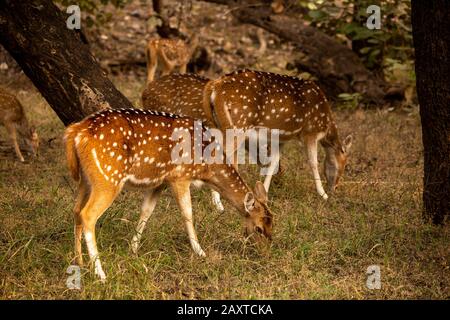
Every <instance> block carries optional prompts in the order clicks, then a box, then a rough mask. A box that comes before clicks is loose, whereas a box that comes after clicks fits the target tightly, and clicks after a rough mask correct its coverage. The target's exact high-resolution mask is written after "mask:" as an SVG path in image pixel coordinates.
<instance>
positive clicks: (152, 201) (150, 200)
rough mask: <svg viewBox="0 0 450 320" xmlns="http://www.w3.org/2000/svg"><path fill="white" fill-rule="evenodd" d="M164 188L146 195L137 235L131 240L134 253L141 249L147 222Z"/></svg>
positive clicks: (150, 191)
mask: <svg viewBox="0 0 450 320" xmlns="http://www.w3.org/2000/svg"><path fill="white" fill-rule="evenodd" d="M161 191H162V188H156V189H153V190H149V191H148V192H146V194H145V195H144V202H143V203H142V209H141V216H140V217H139V222H138V224H137V226H136V233H135V234H134V236H133V239H132V240H131V250H132V251H133V253H135V254H136V253H137V251H138V248H139V243H140V240H141V236H142V232H143V231H144V229H145V225H146V224H147V220H148V219H149V218H150V216H151V215H152V214H153V212H154V210H155V207H156V203H157V202H158V199H159V196H160V195H161Z"/></svg>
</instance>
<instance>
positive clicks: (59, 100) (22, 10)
mask: <svg viewBox="0 0 450 320" xmlns="http://www.w3.org/2000/svg"><path fill="white" fill-rule="evenodd" d="M67 17H68V16H66V15H65V14H63V13H62V12H61V11H60V10H59V9H58V8H57V7H56V6H55V5H54V4H53V3H52V1H51V0H29V1H17V0H2V1H0V34H1V38H0V42H1V44H2V45H3V47H4V48H5V49H6V50H8V52H9V53H10V54H11V56H12V57H13V58H14V59H15V60H16V61H17V63H18V64H19V65H20V67H21V68H22V70H23V71H24V72H25V74H26V75H27V76H28V77H29V78H30V79H31V81H32V82H33V83H34V85H35V86H36V87H37V88H38V90H39V91H40V92H41V94H42V95H43V96H44V98H45V99H46V100H47V102H48V103H49V104H50V106H51V107H52V109H53V110H54V111H55V112H56V114H57V115H58V117H59V118H60V119H61V120H62V121H63V123H64V124H65V125H68V124H70V123H71V122H74V121H79V120H81V119H82V118H84V117H85V116H86V115H88V114H90V113H92V112H94V111H96V110H99V109H102V108H107V107H111V108H124V107H132V105H131V103H130V102H129V101H128V100H127V99H126V98H125V97H124V96H123V95H122V94H121V93H120V92H119V91H118V90H117V89H116V88H115V87H114V85H113V84H112V83H111V82H110V81H109V80H108V78H107V76H106V73H105V72H103V71H102V70H101V68H100V66H99V65H98V64H97V62H96V61H95V58H94V57H93V56H92V54H91V53H90V51H89V48H88V46H87V45H86V44H84V43H83V42H82V41H81V40H80V37H79V32H75V31H74V30H69V29H68V28H67V27H66V19H67Z"/></svg>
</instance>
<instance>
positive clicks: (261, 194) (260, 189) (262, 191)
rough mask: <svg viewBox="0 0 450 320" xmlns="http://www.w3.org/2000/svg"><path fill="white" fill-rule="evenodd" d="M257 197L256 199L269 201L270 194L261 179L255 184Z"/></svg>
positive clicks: (264, 201) (263, 201)
mask: <svg viewBox="0 0 450 320" xmlns="http://www.w3.org/2000/svg"><path fill="white" fill-rule="evenodd" d="M255 197H256V200H258V201H259V202H262V203H267V201H268V200H269V199H268V196H267V191H266V188H264V184H263V183H262V182H261V181H257V182H256V185H255Z"/></svg>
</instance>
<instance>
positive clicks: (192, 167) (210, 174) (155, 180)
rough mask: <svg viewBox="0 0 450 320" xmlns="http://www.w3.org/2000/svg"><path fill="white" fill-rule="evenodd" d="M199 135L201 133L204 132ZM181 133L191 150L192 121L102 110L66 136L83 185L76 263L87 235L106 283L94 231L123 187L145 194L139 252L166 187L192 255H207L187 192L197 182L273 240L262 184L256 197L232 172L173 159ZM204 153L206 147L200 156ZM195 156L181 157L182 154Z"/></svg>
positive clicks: (223, 167) (78, 210)
mask: <svg viewBox="0 0 450 320" xmlns="http://www.w3.org/2000/svg"><path fill="white" fill-rule="evenodd" d="M201 130H202V133H203V132H204V130H205V128H204V127H203V128H201ZM179 132H184V133H188V134H189V136H188V137H184V136H183V138H182V142H183V141H184V142H186V141H189V143H191V137H193V134H194V133H193V132H194V120H193V119H192V118H187V117H180V116H177V115H173V114H168V113H165V112H157V111H150V110H141V109H120V110H112V109H107V110H102V111H100V112H98V113H95V114H93V115H91V116H89V117H87V118H85V119H84V120H82V121H81V122H78V123H75V124H72V125H71V126H69V127H68V128H67V129H66V132H65V142H66V156H67V161H68V165H69V169H70V171H71V174H72V177H73V178H74V179H75V180H77V181H79V188H78V197H77V200H76V204H75V207H74V215H75V252H76V259H77V262H78V263H79V264H82V252H81V238H82V234H84V237H85V241H86V244H87V249H88V253H89V256H90V259H91V261H92V262H93V263H94V265H95V273H96V274H97V275H98V276H99V277H100V278H101V279H105V278H106V276H105V273H104V272H103V269H102V266H101V262H100V259H99V257H98V251H97V244H96V239H95V224H96V221H97V219H98V218H99V217H100V216H101V215H102V213H103V212H104V211H105V210H106V209H107V208H108V207H109V206H110V205H111V203H112V202H113V201H114V199H115V198H116V197H117V195H118V194H119V192H120V191H121V190H122V188H123V187H124V186H132V187H140V188H143V189H146V190H147V192H146V194H145V197H144V203H143V206H142V213H141V216H140V218H139V223H138V225H137V228H136V234H135V236H134V237H133V241H132V249H133V251H135V252H136V251H137V248H138V246H139V240H140V237H141V234H142V232H143V230H144V227H145V224H146V222H147V220H148V218H149V217H150V215H151V214H152V212H153V210H154V208H155V205H156V202H157V200H158V197H159V195H160V193H161V191H162V189H163V186H164V185H169V186H170V187H171V189H172V191H173V193H174V195H175V198H176V200H177V203H178V205H179V207H180V209H181V213H182V215H183V217H184V222H185V225H186V229H187V232H188V236H189V240H190V243H191V246H192V248H193V250H194V251H195V253H197V254H198V255H200V256H205V253H204V251H203V250H202V248H201V247H200V244H199V243H198V240H197V235H196V232H195V229H194V224H193V216H192V205H191V196H190V191H189V186H190V184H191V183H192V182H200V183H207V184H209V185H210V186H211V187H212V188H214V189H216V190H217V191H219V192H220V193H221V194H222V195H223V196H224V197H225V198H226V199H228V200H229V201H230V202H231V203H232V204H233V205H234V207H236V208H237V209H238V211H239V212H240V213H241V214H242V215H243V216H244V217H245V222H246V232H247V233H249V234H254V235H255V236H256V238H257V239H263V238H268V239H270V238H271V235H272V213H271V212H270V210H269V208H268V207H267V193H266V191H265V189H264V186H263V185H262V184H261V183H257V184H256V186H255V189H254V191H252V190H250V188H249V187H248V186H247V185H246V183H245V182H244V181H243V180H242V178H241V177H240V176H239V174H238V172H237V171H236V170H235V169H234V167H233V166H231V165H227V164H209V165H208V164H206V163H205V162H204V161H202V162H200V163H198V164H197V163H196V162H193V163H192V162H191V164H186V163H184V164H183V163H181V164H180V163H178V162H177V161H175V160H177V159H175V160H174V159H173V156H172V154H173V153H174V150H175V149H174V148H175V147H176V145H177V143H178V142H179V140H177V139H173V134H174V133H177V134H178V133H179ZM205 147H206V145H205V142H203V143H202V148H201V150H204V148H205ZM192 148H194V146H192ZM177 150H178V149H177ZM193 150H194V149H191V150H182V155H183V156H184V154H185V152H186V153H189V154H190V152H191V151H193ZM217 152H223V151H217ZM175 154H176V155H179V153H176V152H175ZM175 158H176V157H175Z"/></svg>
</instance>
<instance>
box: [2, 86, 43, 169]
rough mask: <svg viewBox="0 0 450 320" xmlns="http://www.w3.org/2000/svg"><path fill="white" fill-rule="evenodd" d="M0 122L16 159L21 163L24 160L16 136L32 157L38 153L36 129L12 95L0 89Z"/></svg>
mask: <svg viewBox="0 0 450 320" xmlns="http://www.w3.org/2000/svg"><path fill="white" fill-rule="evenodd" d="M0 122H1V123H2V124H3V125H4V126H5V128H6V130H7V131H8V134H9V137H10V139H11V141H12V144H13V146H14V150H15V152H16V155H17V157H18V158H19V160H20V161H21V162H24V161H25V159H24V157H23V155H22V152H21V151H20V148H19V143H18V141H17V136H19V137H21V138H22V139H23V140H24V142H25V146H26V149H27V151H29V152H30V153H32V154H33V155H34V156H36V155H37V153H38V148H39V137H38V134H37V132H36V129H35V128H34V127H33V126H30V124H29V122H28V120H27V117H26V115H25V112H24V109H23V106H22V104H21V103H20V101H19V100H18V99H17V98H16V97H15V96H14V95H12V94H10V93H8V92H7V91H5V90H3V89H1V88H0Z"/></svg>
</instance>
